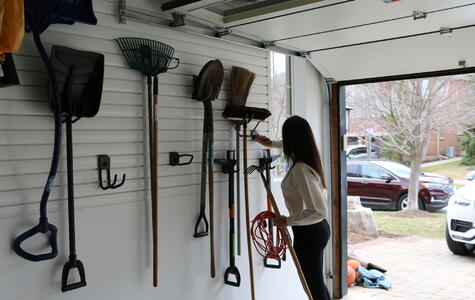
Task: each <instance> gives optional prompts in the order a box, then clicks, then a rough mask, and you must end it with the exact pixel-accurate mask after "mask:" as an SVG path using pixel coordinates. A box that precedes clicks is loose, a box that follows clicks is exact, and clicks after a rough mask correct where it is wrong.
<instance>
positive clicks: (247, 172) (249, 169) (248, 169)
mask: <svg viewBox="0 0 475 300" xmlns="http://www.w3.org/2000/svg"><path fill="white" fill-rule="evenodd" d="M256 170H257V171H258V172H259V173H262V171H263V170H262V169H261V168H260V167H259V166H255V165H252V166H249V167H248V168H247V169H246V174H248V175H251V174H252V173H254V171H256Z"/></svg>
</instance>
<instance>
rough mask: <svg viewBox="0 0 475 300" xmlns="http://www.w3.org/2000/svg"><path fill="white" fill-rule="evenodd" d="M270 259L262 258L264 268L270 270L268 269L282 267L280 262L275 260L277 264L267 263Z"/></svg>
mask: <svg viewBox="0 0 475 300" xmlns="http://www.w3.org/2000/svg"><path fill="white" fill-rule="evenodd" d="M269 261H270V259H269V258H267V257H265V258H264V266H265V267H266V268H270V269H280V268H281V267H282V263H281V261H280V260H277V264H271V263H269Z"/></svg>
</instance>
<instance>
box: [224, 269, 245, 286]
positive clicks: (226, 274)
mask: <svg viewBox="0 0 475 300" xmlns="http://www.w3.org/2000/svg"><path fill="white" fill-rule="evenodd" d="M229 275H234V277H235V278H236V281H232V280H230V279H229ZM224 283H226V284H228V285H232V286H236V287H238V286H240V285H241V274H239V270H238V268H237V267H236V266H230V267H228V268H227V269H226V271H225V272H224Z"/></svg>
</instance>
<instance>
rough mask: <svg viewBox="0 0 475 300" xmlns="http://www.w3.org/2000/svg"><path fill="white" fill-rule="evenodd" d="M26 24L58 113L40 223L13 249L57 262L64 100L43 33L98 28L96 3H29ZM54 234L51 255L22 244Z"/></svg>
mask: <svg viewBox="0 0 475 300" xmlns="http://www.w3.org/2000/svg"><path fill="white" fill-rule="evenodd" d="M24 5H25V22H26V27H27V28H28V29H29V30H31V31H32V32H33V39H34V42H35V45H36V48H37V49H38V52H39V54H40V57H41V60H42V61H43V64H44V65H45V67H46V72H47V73H48V78H49V84H50V95H51V96H52V101H51V102H52V106H53V113H54V148H53V155H52V159H51V167H50V170H49V174H48V179H47V180H46V183H45V186H44V189H43V195H42V196H41V202H40V221H39V224H38V225H37V226H35V227H33V228H31V229H30V230H28V231H26V232H24V233H22V234H21V235H19V236H18V237H17V238H16V239H15V240H14V241H13V250H14V251H15V253H16V254H18V255H19V256H20V257H22V258H24V259H26V260H30V261H43V260H48V259H53V258H55V257H56V256H57V255H58V246H57V241H56V235H57V228H56V226H54V225H53V224H50V223H49V222H48V217H47V203H48V198H49V195H50V193H51V190H52V189H53V184H54V178H55V176H56V172H57V170H58V165H59V156H60V152H61V112H62V109H61V100H60V97H61V96H60V94H59V90H58V84H57V81H56V75H55V72H54V70H53V66H52V65H51V61H50V59H49V57H48V54H46V50H45V48H44V46H43V43H42V42H41V38H40V33H41V32H43V31H45V30H46V29H47V28H48V27H49V25H51V24H58V23H60V24H70V25H72V24H74V22H76V21H77V22H81V23H85V24H90V25H95V24H96V23H97V19H96V17H95V16H94V10H93V9H92V0H84V1H77V0H76V1H72V0H56V1H54V0H43V1H41V0H25V1H24ZM48 232H49V233H50V236H49V244H50V246H51V252H49V253H43V254H38V255H35V254H32V253H29V252H26V251H25V250H23V249H22V248H21V243H22V242H23V241H25V240H26V239H28V238H30V237H32V236H34V235H35V234H37V233H44V234H46V233H48Z"/></svg>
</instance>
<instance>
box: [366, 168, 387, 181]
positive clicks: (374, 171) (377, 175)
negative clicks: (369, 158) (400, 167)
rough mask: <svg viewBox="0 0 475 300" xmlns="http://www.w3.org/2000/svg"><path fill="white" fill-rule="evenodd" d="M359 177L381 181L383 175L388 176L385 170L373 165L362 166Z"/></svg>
mask: <svg viewBox="0 0 475 300" xmlns="http://www.w3.org/2000/svg"><path fill="white" fill-rule="evenodd" d="M361 175H362V177H363V178H371V179H381V177H382V176H383V175H386V176H390V175H389V173H388V172H386V170H384V169H381V168H380V167H376V166H373V165H362V166H361Z"/></svg>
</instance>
